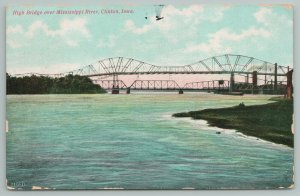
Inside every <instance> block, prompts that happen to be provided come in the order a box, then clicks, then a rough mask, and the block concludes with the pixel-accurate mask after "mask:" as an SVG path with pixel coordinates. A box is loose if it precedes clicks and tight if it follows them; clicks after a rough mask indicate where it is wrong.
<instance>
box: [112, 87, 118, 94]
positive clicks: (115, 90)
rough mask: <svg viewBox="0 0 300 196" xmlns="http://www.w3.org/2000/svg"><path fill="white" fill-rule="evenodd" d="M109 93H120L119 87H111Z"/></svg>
mask: <svg viewBox="0 0 300 196" xmlns="http://www.w3.org/2000/svg"><path fill="white" fill-rule="evenodd" d="M111 94H120V90H119V89H116V88H113V89H112V90H111Z"/></svg>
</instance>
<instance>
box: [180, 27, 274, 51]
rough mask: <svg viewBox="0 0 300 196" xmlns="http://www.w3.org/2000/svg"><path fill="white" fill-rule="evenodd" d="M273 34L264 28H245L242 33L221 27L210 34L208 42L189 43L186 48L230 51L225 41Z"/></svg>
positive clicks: (188, 49)
mask: <svg viewBox="0 0 300 196" xmlns="http://www.w3.org/2000/svg"><path fill="white" fill-rule="evenodd" d="M271 36H272V34H271V32H269V31H267V30H265V29H263V28H255V27H250V28H249V29H247V30H243V31H242V32H241V33H239V34H238V33H234V32H231V31H230V30H229V29H228V28H223V29H220V30H219V31H217V32H215V33H213V34H210V35H209V37H210V39H209V41H208V42H207V43H200V44H189V45H188V46H187V47H186V49H185V50H184V51H185V52H186V53H188V52H197V51H198V52H199V51H200V52H205V53H210V52H216V53H230V52H231V51H232V49H231V47H230V46H228V44H227V46H223V45H222V43H223V42H225V41H232V42H240V41H242V40H244V39H246V38H253V37H263V38H270V37H271Z"/></svg>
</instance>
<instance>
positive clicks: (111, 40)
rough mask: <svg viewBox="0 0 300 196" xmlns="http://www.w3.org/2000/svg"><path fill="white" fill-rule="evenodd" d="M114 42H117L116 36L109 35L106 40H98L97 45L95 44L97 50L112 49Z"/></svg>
mask: <svg viewBox="0 0 300 196" xmlns="http://www.w3.org/2000/svg"><path fill="white" fill-rule="evenodd" d="M116 40H117V36H115V35H109V36H108V39H106V40H103V39H99V40H98V43H97V47H99V48H102V47H108V48H112V47H114V46H115V44H116Z"/></svg>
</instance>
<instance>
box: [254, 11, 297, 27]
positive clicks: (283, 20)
mask: <svg viewBox="0 0 300 196" xmlns="http://www.w3.org/2000/svg"><path fill="white" fill-rule="evenodd" d="M254 17H255V18H256V21H257V22H258V23H261V24H263V25H264V26H267V27H274V26H276V27H277V28H282V26H281V25H284V26H286V25H289V26H292V25H293V21H292V20H291V19H289V18H288V17H286V16H285V15H280V14H277V13H275V12H273V10H272V8H266V7H262V8H260V9H259V11H257V12H255V13H254Z"/></svg>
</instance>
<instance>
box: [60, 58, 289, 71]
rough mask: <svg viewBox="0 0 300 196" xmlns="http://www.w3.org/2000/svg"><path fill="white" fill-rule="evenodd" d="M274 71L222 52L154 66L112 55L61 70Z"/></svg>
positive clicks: (265, 64)
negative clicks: (75, 67)
mask: <svg viewBox="0 0 300 196" xmlns="http://www.w3.org/2000/svg"><path fill="white" fill-rule="evenodd" d="M254 71H256V72H257V75H275V64H274V63H270V62H267V61H263V60H259V59H256V58H254V57H248V56H243V55H234V54H225V55H221V56H214V57H210V58H207V59H203V60H200V61H198V62H196V63H192V64H188V65H184V66H157V65H153V64H149V63H146V62H143V61H140V60H135V59H132V58H124V57H114V58H107V59H103V60H99V61H97V62H96V63H93V64H90V65H87V66H84V67H82V68H80V69H77V70H73V71H70V72H66V73H64V75H65V74H78V75H83V76H89V77H93V76H109V75H138V74H149V75H150V74H230V73H237V74H252V73H253V72H254ZM288 71H289V68H288V67H285V66H281V65H278V66H277V76H285V75H286V74H287V72H288Z"/></svg>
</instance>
